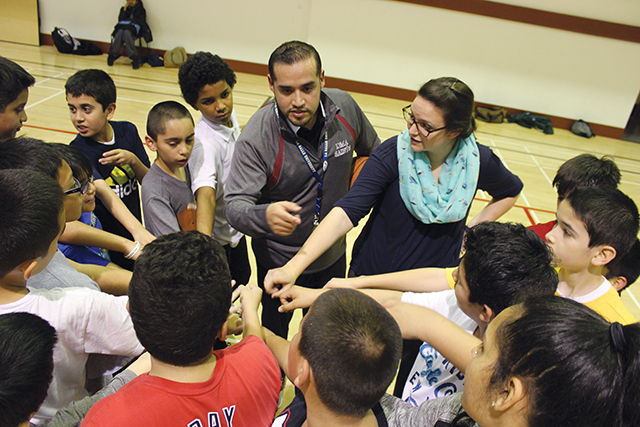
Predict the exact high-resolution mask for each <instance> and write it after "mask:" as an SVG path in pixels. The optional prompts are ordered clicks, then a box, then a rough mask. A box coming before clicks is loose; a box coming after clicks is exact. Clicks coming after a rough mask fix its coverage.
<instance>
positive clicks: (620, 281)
mask: <svg viewBox="0 0 640 427" xmlns="http://www.w3.org/2000/svg"><path fill="white" fill-rule="evenodd" d="M607 280H609V283H611V286H613V287H614V288H615V290H616V291H618V292H620V291H621V290H623V289H624V288H626V287H627V278H626V277H624V276H618V277H613V278H611V279H607Z"/></svg>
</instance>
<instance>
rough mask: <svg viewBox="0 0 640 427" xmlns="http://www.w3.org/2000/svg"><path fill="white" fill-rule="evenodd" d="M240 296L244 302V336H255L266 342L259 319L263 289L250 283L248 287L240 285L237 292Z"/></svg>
mask: <svg viewBox="0 0 640 427" xmlns="http://www.w3.org/2000/svg"><path fill="white" fill-rule="evenodd" d="M236 292H237V293H239V295H240V301H241V302H242V323H243V326H244V332H243V335H244V336H245V337H247V336H249V335H255V336H257V337H258V338H260V339H262V340H264V335H263V333H262V325H261V324H260V318H259V317H258V307H259V306H260V301H261V300H262V289H260V288H259V287H257V286H256V285H253V284H251V283H249V284H248V285H240V286H239V287H238V289H237V290H236Z"/></svg>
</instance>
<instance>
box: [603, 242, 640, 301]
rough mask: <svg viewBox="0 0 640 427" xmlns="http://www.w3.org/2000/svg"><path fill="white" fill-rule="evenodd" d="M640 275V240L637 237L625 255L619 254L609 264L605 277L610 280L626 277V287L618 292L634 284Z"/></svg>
mask: <svg viewBox="0 0 640 427" xmlns="http://www.w3.org/2000/svg"><path fill="white" fill-rule="evenodd" d="M638 276H640V240H638V239H636V241H635V243H634V244H633V246H631V249H629V252H627V253H626V254H625V255H622V256H620V255H618V254H616V257H615V258H614V259H613V260H612V261H611V262H610V263H609V264H607V274H606V275H605V277H606V278H607V279H609V280H611V279H614V278H616V277H624V278H625V279H626V281H627V284H626V285H625V286H624V288H622V289H620V290H619V291H618V293H620V292H622V291H623V290H624V289H625V288H627V287H628V286H630V285H633V284H634V283H635V281H636V280H638Z"/></svg>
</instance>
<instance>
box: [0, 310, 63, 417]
mask: <svg viewBox="0 0 640 427" xmlns="http://www.w3.org/2000/svg"><path fill="white" fill-rule="evenodd" d="M56 341H57V337H56V330H55V329H54V328H53V327H52V326H51V325H50V324H49V323H48V322H47V321H46V320H44V319H41V318H40V317H38V316H36V315H35V314H31V313H8V314H3V315H1V316H0V414H2V417H0V427H17V426H18V425H20V424H22V423H24V422H25V421H28V420H29V417H30V416H31V414H33V413H34V412H36V411H37V410H38V408H40V405H41V404H42V402H43V401H44V399H45V397H47V390H48V389H49V383H50V382H51V379H52V378H53V375H52V374H53V347H54V346H55V344H56Z"/></svg>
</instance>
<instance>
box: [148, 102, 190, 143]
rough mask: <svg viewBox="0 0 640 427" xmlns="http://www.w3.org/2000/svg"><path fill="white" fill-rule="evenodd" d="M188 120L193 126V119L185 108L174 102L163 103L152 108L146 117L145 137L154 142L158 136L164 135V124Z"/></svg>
mask: <svg viewBox="0 0 640 427" xmlns="http://www.w3.org/2000/svg"><path fill="white" fill-rule="evenodd" d="M187 118H188V119H189V120H191V124H193V117H191V113H189V110H187V108H186V107H185V106H184V105H182V104H180V103H179V102H176V101H164V102H160V103H158V104H156V105H154V106H153V108H152V109H151V111H149V115H148V116H147V135H149V136H150V137H151V139H153V140H154V141H157V140H158V135H164V133H165V124H166V123H167V122H168V121H169V120H174V119H187Z"/></svg>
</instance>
